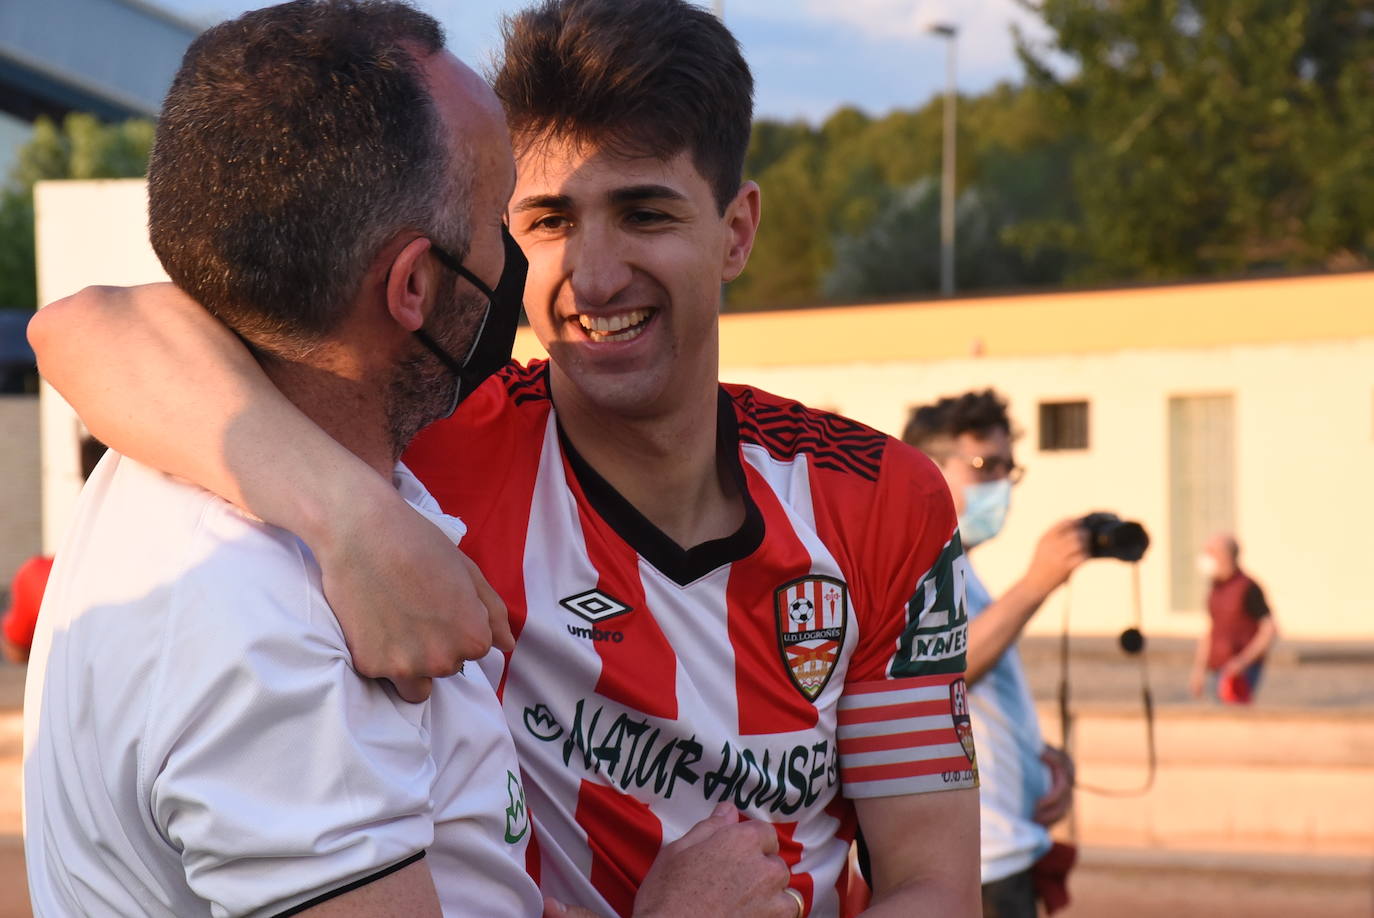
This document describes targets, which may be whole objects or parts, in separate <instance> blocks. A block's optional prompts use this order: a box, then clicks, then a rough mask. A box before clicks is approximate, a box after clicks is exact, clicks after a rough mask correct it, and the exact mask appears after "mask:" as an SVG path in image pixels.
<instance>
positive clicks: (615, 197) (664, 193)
mask: <svg viewBox="0 0 1374 918" xmlns="http://www.w3.org/2000/svg"><path fill="white" fill-rule="evenodd" d="M609 197H610V199H611V203H612V204H634V203H636V202H638V201H651V200H664V199H666V200H669V201H685V200H687V196H686V195H685V194H683V193H682V192H680V191H678V190H676V189H674V188H669V187H668V186H667V185H630V186H628V187H626V188H617V189H615V190H614V191H612V192H611V193H610V195H609Z"/></svg>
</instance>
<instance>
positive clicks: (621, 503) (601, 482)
mask: <svg viewBox="0 0 1374 918" xmlns="http://www.w3.org/2000/svg"><path fill="white" fill-rule="evenodd" d="M717 405H718V409H717V416H716V458H717V461H718V462H719V463H720V464H721V467H722V468H724V469H726V470H727V471H728V472H729V474H730V476H731V477H732V478H733V479H734V481H735V486H736V487H737V488H738V489H739V493H740V496H741V497H743V498H744V522H743V523H741V524H740V527H739V529H737V530H735V532H733V533H731V534H730V535H728V536H725V537H724V538H720V539H712V540H711V541H709V542H702V543H701V544H700V545H694V546H692V547H691V548H683V547H682V546H681V545H678V544H677V543H676V542H674V541H673V540H672V539H671V538H669V537H668V536H667V535H666V534H665V533H664V532H663V530H661V529H659V528H658V527H657V526H655V525H654V524H653V523H651V522H649V520H648V518H646V517H645V516H644V514H642V513H640V512H639V511H638V510H637V509H635V507H634V505H633V504H631V503H630V502H629V501H628V500H626V499H625V498H624V497H623V496H621V494H620V492H619V491H617V490H616V489H615V488H613V487H612V486H611V485H610V483H609V482H607V481H606V479H604V478H602V477H601V475H600V474H598V473H597V471H596V470H595V469H593V468H592V467H591V466H590V465H589V464H588V463H587V460H585V459H583V458H582V456H581V455H580V454H579V453H578V452H577V450H576V449H574V448H573V445H572V443H571V442H570V441H569V440H568V437H567V434H565V433H564V432H563V425H562V424H559V425H558V442H559V443H560V444H561V445H562V447H563V454H564V455H565V456H567V457H568V465H569V466H571V467H572V471H573V474H574V475H575V476H577V483H578V484H579V485H581V486H582V492H583V493H584V494H586V495H587V502H588V503H590V504H591V506H592V509H593V510H595V511H596V512H597V514H598V515H599V516H600V517H601V518H602V519H603V520H605V521H606V523H607V524H608V525H609V526H610V527H611V528H612V529H614V530H615V532H616V534H617V535H619V536H620V537H621V538H622V539H624V540H625V542H626V544H628V545H629V546H630V547H631V548H633V549H634V550H635V551H636V552H638V553H639V556H640V557H641V558H643V559H644V560H645V561H648V562H649V563H650V564H652V565H653V566H654V567H655V568H657V569H658V570H659V571H661V572H662V573H663V574H664V576H666V577H668V578H669V579H670V580H672V581H673V582H674V583H676V584H677V585H678V586H687V585H688V584H690V583H692V582H694V581H696V580H700V579H701V578H702V577H705V576H706V575H707V574H709V573H711V572H712V571H714V570H717V569H718V568H721V567H723V566H725V565H727V564H731V563H733V562H735V561H740V560H743V559H744V558H747V557H749V556H750V555H752V554H753V553H754V552H755V551H757V550H758V547H759V546H760V545H762V544H763V533H764V526H763V514H762V513H761V512H760V511H759V508H758V505H757V504H755V503H754V498H753V497H752V495H750V493H749V486H748V482H747V481H746V479H745V476H744V466H743V465H741V462H740V447H739V422H738V420H737V419H736V417H735V407H734V403H733V402H731V400H730V396H729V395H727V394H726V392H725V390H724V389H721V390H720V397H719V400H718V402H717Z"/></svg>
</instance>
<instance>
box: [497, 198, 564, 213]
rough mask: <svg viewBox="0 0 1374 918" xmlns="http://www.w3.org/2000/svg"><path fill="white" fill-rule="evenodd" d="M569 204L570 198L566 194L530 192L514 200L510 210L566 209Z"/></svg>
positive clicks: (517, 211) (520, 211)
mask: <svg viewBox="0 0 1374 918" xmlns="http://www.w3.org/2000/svg"><path fill="white" fill-rule="evenodd" d="M571 206H572V198H570V197H568V196H567V195H566V194H532V195H530V196H529V197H527V198H521V199H520V200H519V201H516V202H515V206H514V207H512V208H511V212H512V213H517V214H518V213H522V212H524V211H527V210H567V209H568V208H569V207H571Z"/></svg>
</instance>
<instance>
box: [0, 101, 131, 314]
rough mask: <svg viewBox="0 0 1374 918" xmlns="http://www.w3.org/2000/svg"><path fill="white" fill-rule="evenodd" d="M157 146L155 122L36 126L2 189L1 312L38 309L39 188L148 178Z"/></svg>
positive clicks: (81, 120)
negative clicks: (48, 182) (50, 182)
mask: <svg viewBox="0 0 1374 918" xmlns="http://www.w3.org/2000/svg"><path fill="white" fill-rule="evenodd" d="M152 145H153V123H152V122H151V121H143V120H130V121H125V122H124V123H122V124H103V123H101V122H100V121H99V120H98V119H97V118H95V116H93V115H85V114H71V115H68V116H67V117H66V118H64V119H63V120H62V123H61V125H58V124H56V123H54V122H53V121H51V120H50V119H48V118H39V119H38V121H37V122H35V124H34V129H33V136H32V137H31V138H30V139H29V142H28V143H26V144H25V145H24V146H23V147H21V148H20V150H19V155H18V158H17V161H16V163H15V165H14V169H13V171H12V172H11V174H10V176H9V181H8V182H7V183H6V184H5V186H4V188H3V189H0V309H36V308H38V282H37V278H36V276H35V269H34V242H33V186H34V184H35V183H36V182H40V181H43V180H45V179H99V178H132V177H136V176H140V175H145V174H146V173H147V171H148V153H149V151H150V150H151V149H152Z"/></svg>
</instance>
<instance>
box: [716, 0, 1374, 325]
mask: <svg viewBox="0 0 1374 918" xmlns="http://www.w3.org/2000/svg"><path fill="white" fill-rule="evenodd" d="M1019 2H1021V3H1022V5H1023V6H1026V7H1027V8H1028V9H1031V10H1034V11H1035V12H1037V13H1038V15H1039V16H1041V17H1042V18H1043V19H1044V21H1045V23H1046V25H1047V26H1048V27H1049V33H1050V39H1049V40H1048V42H1047V43H1046V44H1044V45H1041V46H1037V45H1034V44H1032V43H1031V42H1029V41H1027V40H1025V39H1024V38H1023V37H1021V36H1018V40H1017V44H1018V53H1019V55H1020V57H1021V59H1022V61H1023V63H1024V64H1025V67H1026V79H1025V81H1024V83H1023V84H1021V85H1019V86H1009V85H1004V86H999V87H997V88H995V89H993V90H992V91H990V92H988V93H985V94H983V95H980V96H964V97H961V98H960V100H959V110H960V114H959V127H958V130H959V144H958V148H959V154H958V155H959V162H958V164H957V166H958V175H959V189H958V200H957V223H958V247H957V250H956V251H957V256H958V261H957V264H956V278H957V282H958V286H959V288H960V289H961V290H977V289H980V288H981V289H988V288H1019V287H1029V286H1045V285H1060V284H1083V283H1122V282H1142V281H1146V282H1148V281H1161V280H1172V279H1183V278H1203V277H1216V276H1234V275H1241V274H1253V273H1273V272H1278V271H1303V270H1339V269H1347V268H1361V267H1369V266H1370V265H1371V263H1374V0H1297V2H1295V0H1110V2H1104V0H1034V2H1033V0H1019ZM940 106H941V100H940V99H938V98H937V99H933V100H931V102H930V103H928V104H927V105H926V106H924V107H923V108H921V109H919V110H917V111H914V112H893V113H891V114H889V115H887V116H885V117H882V118H877V119H875V118H870V117H868V116H866V115H864V114H863V113H861V112H859V111H856V110H851V109H845V110H841V111H839V112H836V113H835V114H834V115H832V116H831V117H830V118H829V119H827V120H826V122H825V123H824V124H822V125H820V126H819V127H815V128H812V127H809V126H807V125H804V124H784V123H778V122H770V121H763V122H760V123H759V124H758V125H757V126H756V128H755V134H754V140H753V144H752V146H751V149H750V151H749V157H748V161H747V164H746V168H747V172H748V174H749V176H750V177H752V178H755V179H757V180H758V181H759V183H760V184H761V185H762V186H763V188H764V213H765V218H764V223H763V228H762V230H761V231H760V235H759V240H758V244H757V247H756V249H755V253H754V257H753V259H752V262H751V266H750V270H749V271H748V272H746V274H745V275H744V277H743V278H741V280H740V281H738V282H736V283H735V284H734V285H732V286H731V288H730V290H729V292H728V300H729V303H730V306H731V308H767V307H771V306H786V305H795V304H799V303H810V302H817V301H820V300H831V301H845V300H854V299H864V298H879V297H895V296H903V295H926V294H931V293H933V292H934V291H936V290H937V289H938V276H939V268H938V265H939V231H938V215H939V168H940V163H939V156H940V130H941V121H940V113H941V108H940Z"/></svg>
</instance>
